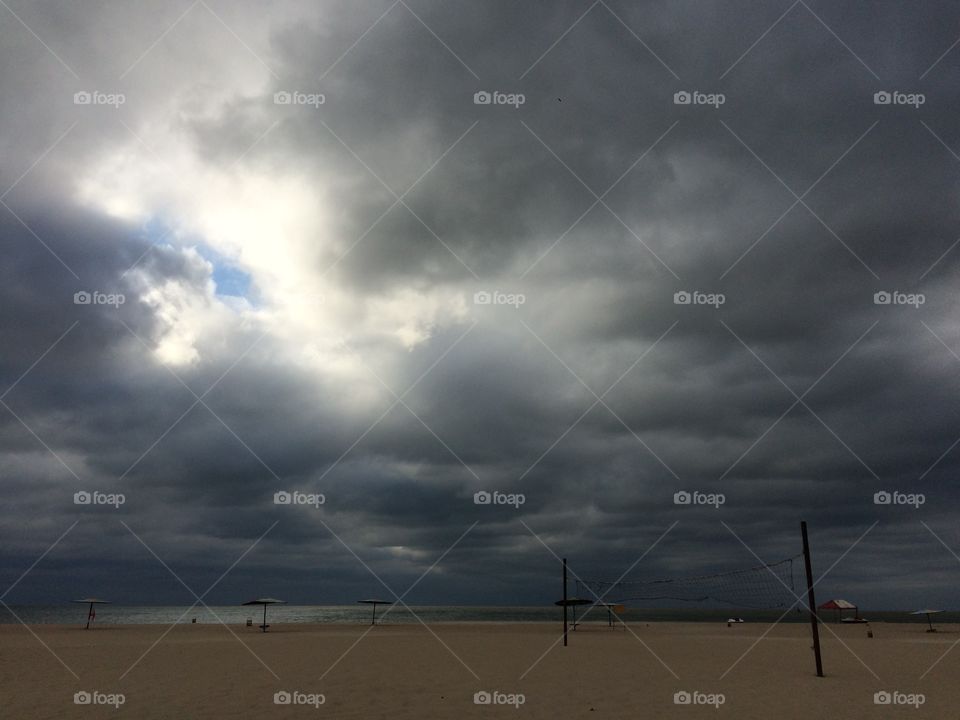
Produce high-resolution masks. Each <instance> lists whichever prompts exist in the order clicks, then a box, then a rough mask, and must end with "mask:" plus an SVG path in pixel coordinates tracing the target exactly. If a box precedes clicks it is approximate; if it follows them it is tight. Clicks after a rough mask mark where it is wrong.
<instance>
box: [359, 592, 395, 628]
mask: <svg viewBox="0 0 960 720" xmlns="http://www.w3.org/2000/svg"><path fill="white" fill-rule="evenodd" d="M357 602H358V603H360V604H362V605H373V616H372V617H371V618H370V624H371V625H376V624H377V605H392V603H391V602H390V601H389V600H377V599H374V598H369V599H367V600H357Z"/></svg>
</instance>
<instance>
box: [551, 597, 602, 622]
mask: <svg viewBox="0 0 960 720" xmlns="http://www.w3.org/2000/svg"><path fill="white" fill-rule="evenodd" d="M554 605H560V606H561V607H570V608H573V629H574V630H576V629H577V605H593V600H587V599H586V598H579V597H572V598H567V599H566V600H557V601H556V602H555V603H554Z"/></svg>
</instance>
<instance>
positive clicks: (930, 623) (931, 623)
mask: <svg viewBox="0 0 960 720" xmlns="http://www.w3.org/2000/svg"><path fill="white" fill-rule="evenodd" d="M927 625H929V626H930V629H929V630H928V631H927V632H933V620H931V619H930V613H927Z"/></svg>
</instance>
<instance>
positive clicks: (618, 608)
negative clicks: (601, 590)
mask: <svg viewBox="0 0 960 720" xmlns="http://www.w3.org/2000/svg"><path fill="white" fill-rule="evenodd" d="M597 605H599V606H600V607H602V608H606V609H607V627H613V616H614V615H618V614H619V613H622V612H623V611H624V610H625V609H626V608H624V606H623V605H622V604H621V603H608V602H597ZM623 629H624V630H626V629H627V626H626V625H624V626H623Z"/></svg>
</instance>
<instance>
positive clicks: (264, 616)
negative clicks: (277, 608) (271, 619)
mask: <svg viewBox="0 0 960 720" xmlns="http://www.w3.org/2000/svg"><path fill="white" fill-rule="evenodd" d="M260 629H261V630H263V632H266V631H267V604H266V603H264V604H263V627H261V628H260Z"/></svg>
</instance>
